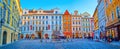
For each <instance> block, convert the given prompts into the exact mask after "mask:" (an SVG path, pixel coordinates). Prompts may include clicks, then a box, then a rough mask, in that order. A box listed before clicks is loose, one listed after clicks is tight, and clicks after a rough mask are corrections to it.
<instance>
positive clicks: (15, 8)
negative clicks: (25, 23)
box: [0, 0, 22, 45]
mask: <svg viewBox="0 0 120 49" xmlns="http://www.w3.org/2000/svg"><path fill="white" fill-rule="evenodd" d="M21 11H22V9H21V7H20V1H19V0H0V45H4V44H8V43H12V42H14V41H17V40H18V35H19V33H20V30H19V20H20V18H19V17H20V12H21Z"/></svg>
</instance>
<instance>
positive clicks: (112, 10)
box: [105, 0, 120, 40]
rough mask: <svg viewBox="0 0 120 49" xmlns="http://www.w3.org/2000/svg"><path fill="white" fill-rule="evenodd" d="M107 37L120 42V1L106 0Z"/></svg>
mask: <svg viewBox="0 0 120 49" xmlns="http://www.w3.org/2000/svg"><path fill="white" fill-rule="evenodd" d="M105 12H106V20H107V21H106V36H112V38H113V39H117V40H120V0H105Z"/></svg>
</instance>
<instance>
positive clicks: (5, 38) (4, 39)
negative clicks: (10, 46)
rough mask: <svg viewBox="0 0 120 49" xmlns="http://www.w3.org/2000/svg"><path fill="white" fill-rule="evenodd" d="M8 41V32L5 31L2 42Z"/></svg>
mask: <svg viewBox="0 0 120 49" xmlns="http://www.w3.org/2000/svg"><path fill="white" fill-rule="evenodd" d="M6 43H7V32H6V31H4V32H3V42H2V44H6Z"/></svg>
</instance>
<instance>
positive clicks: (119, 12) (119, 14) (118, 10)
mask: <svg viewBox="0 0 120 49" xmlns="http://www.w3.org/2000/svg"><path fill="white" fill-rule="evenodd" d="M116 11H117V17H118V19H119V18H120V8H119V7H117V9H116Z"/></svg>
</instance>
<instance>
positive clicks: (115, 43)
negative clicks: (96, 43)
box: [110, 41, 120, 46]
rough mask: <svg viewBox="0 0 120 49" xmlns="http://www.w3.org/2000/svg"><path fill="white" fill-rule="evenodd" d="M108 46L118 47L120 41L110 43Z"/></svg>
mask: <svg viewBox="0 0 120 49" xmlns="http://www.w3.org/2000/svg"><path fill="white" fill-rule="evenodd" d="M110 44H112V45H117V46H120V41H118V42H114V41H113V42H111V43H110Z"/></svg>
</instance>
